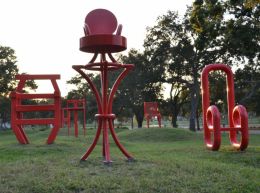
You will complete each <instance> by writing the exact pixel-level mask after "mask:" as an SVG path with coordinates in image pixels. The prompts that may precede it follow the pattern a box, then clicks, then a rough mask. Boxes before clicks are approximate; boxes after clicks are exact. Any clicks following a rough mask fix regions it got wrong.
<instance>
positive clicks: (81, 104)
mask: <svg viewBox="0 0 260 193" xmlns="http://www.w3.org/2000/svg"><path fill="white" fill-rule="evenodd" d="M85 107H86V100H85V99H70V100H67V102H66V108H63V109H62V127H63V126H64V124H65V123H66V124H67V127H68V135H70V127H71V122H70V119H71V112H73V119H74V135H75V137H78V111H82V112H83V132H84V136H85V135H86V108H85Z"/></svg>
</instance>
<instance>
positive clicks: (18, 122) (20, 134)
mask: <svg viewBox="0 0 260 193" xmlns="http://www.w3.org/2000/svg"><path fill="white" fill-rule="evenodd" d="M15 77H16V79H17V80H19V83H18V86H17V88H16V90H15V91H13V92H11V94H10V97H11V127H12V129H13V131H14V133H15V136H16V138H17V140H18V141H19V142H20V143H21V144H28V143H29V140H28V138H27V136H26V134H25V132H24V130H23V127H22V126H23V125H48V124H52V125H53V128H52V130H51V133H50V134H49V137H48V139H47V144H51V143H53V142H54V140H55V138H56V136H57V134H58V132H59V129H60V122H61V115H60V111H61V96H60V90H59V87H58V84H57V82H56V80H57V79H60V75H56V74H55V75H29V74H22V75H16V76H15ZM27 80H50V81H51V83H52V86H53V88H54V93H44V94H29V93H24V92H23V88H24V86H25V83H26V81H27ZM25 99H53V100H54V103H53V104H47V105H23V104H22V101H23V100H25ZM33 111H52V112H54V117H53V118H39V119H24V118H23V113H25V112H33Z"/></svg>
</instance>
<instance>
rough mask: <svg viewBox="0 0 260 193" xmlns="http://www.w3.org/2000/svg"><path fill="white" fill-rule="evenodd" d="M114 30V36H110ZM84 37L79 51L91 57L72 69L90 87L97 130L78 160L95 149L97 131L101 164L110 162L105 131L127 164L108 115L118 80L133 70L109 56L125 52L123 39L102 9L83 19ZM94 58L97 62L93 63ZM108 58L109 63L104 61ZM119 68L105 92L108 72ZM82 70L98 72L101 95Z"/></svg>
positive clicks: (127, 155) (132, 66)
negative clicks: (95, 112) (100, 145)
mask: <svg viewBox="0 0 260 193" xmlns="http://www.w3.org/2000/svg"><path fill="white" fill-rule="evenodd" d="M116 28H117V31H116V34H113V33H114V32H115V30H116ZM84 31H85V37H82V38H81V39H80V50H81V51H83V52H87V53H93V54H94V56H93V58H92V59H91V60H90V62H89V63H88V64H86V65H77V66H73V69H75V70H76V71H77V72H78V73H80V74H81V76H82V77H84V78H85V79H86V81H87V82H88V84H89V86H90V87H91V89H92V91H93V93H94V95H95V97H96V101H97V105H98V114H96V118H97V120H98V128H97V132H96V136H95V138H94V141H93V143H92V144H91V146H90V147H89V149H88V150H87V151H86V153H85V154H84V155H83V156H82V158H81V160H86V159H87V158H88V156H89V155H90V153H91V152H92V151H93V149H94V147H95V146H96V144H97V142H98V139H99V136H100V134H101V132H103V157H104V163H105V164H109V163H111V159H110V148H109V136H108V134H109V131H110V133H111V135H112V137H113V139H114V141H115V143H116V145H117V146H118V148H119V149H120V150H121V152H122V153H123V154H124V155H125V156H126V157H127V159H128V161H131V160H133V157H132V156H131V155H130V154H129V153H128V152H127V151H126V149H125V148H124V147H123V146H122V144H121V143H120V142H119V140H118V138H117V136H116V133H115V131H114V126H113V120H114V119H115V115H114V114H112V103H113V97H114V95H115V93H116V90H117V88H118V86H119V83H120V82H121V81H122V79H123V78H124V77H125V76H126V75H127V74H128V73H129V71H130V70H131V69H133V68H134V65H133V64H120V63H118V62H117V61H116V60H115V59H114V58H113V56H112V53H116V52H121V51H123V50H125V49H126V47H127V46H126V38H125V37H123V36H121V31H122V25H119V26H118V27H117V20H116V17H115V16H114V14H113V13H111V12H110V11H108V10H105V9H95V10H93V11H91V12H90V13H88V15H87V16H86V18H85V28H84ZM98 55H100V60H99V61H96V59H97V57H98ZM108 59H110V61H108ZM120 69H122V72H121V74H120V75H119V77H118V78H117V80H116V81H115V83H114V85H113V86H112V88H111V91H110V94H109V93H108V91H109V89H108V73H109V72H110V71H114V70H120ZM84 70H92V71H99V72H100V79H101V96H100V93H99V92H98V90H97V88H96V86H95V85H94V84H93V82H92V81H91V79H90V78H89V76H88V75H87V74H86V73H85V72H84Z"/></svg>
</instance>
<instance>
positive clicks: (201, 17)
mask: <svg viewBox="0 0 260 193" xmlns="http://www.w3.org/2000/svg"><path fill="white" fill-rule="evenodd" d="M203 6H204V7H203ZM202 7H203V8H202ZM222 17H223V11H222V8H221V5H220V4H219V3H217V2H213V1H209V2H207V3H205V5H204V4H203V1H195V2H194V4H193V8H192V9H191V8H189V9H188V10H187V13H186V15H185V17H184V18H180V16H179V15H178V14H177V13H176V12H172V11H168V13H167V14H166V15H163V16H160V17H159V18H158V20H157V24H156V25H155V26H153V27H151V28H149V29H148V33H147V36H146V40H145V44H144V46H145V50H146V51H147V52H148V53H149V54H150V55H151V58H152V59H151V60H152V61H153V62H154V63H156V64H157V65H159V64H160V65H161V66H164V75H163V77H164V78H165V79H164V80H163V81H164V82H165V83H169V84H172V87H173V88H172V89H171V90H176V89H177V90H178V89H180V88H181V90H189V92H190V96H189V100H190V105H191V111H190V129H191V130H193V131H195V123H196V112H197V108H198V103H199V98H200V97H199V73H200V72H201V70H202V68H203V67H204V66H205V64H207V63H211V62H215V61H216V60H217V59H218V58H219V56H220V50H221V49H220V48H221V46H222V44H221V43H222V42H221V41H220V39H219V38H218V37H219V32H220V28H221V25H220V23H221V20H222Z"/></svg>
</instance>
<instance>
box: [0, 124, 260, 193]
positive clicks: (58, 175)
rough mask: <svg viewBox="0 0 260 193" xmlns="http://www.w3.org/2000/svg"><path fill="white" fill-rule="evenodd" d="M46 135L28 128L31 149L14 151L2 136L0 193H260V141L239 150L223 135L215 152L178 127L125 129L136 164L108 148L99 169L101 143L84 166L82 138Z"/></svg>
mask: <svg viewBox="0 0 260 193" xmlns="http://www.w3.org/2000/svg"><path fill="white" fill-rule="evenodd" d="M48 132H49V131H48V130H45V131H37V130H36V131H32V130H28V131H27V133H28V136H29V138H30V141H31V144H29V145H19V144H18V143H17V141H16V139H15V137H14V135H13V134H12V133H11V131H2V132H0V193H18V192H19V193H61V192H62V193H63V192H64V193H65V192H68V193H69V192H70V193H79V192H82V193H83V192H85V193H110V192H111V193H112V192H113V193H120V192H127V193H135V192H140V193H141V192H142V193H160V192H167V193H173V192H178V193H181V192H192V193H197V192H205V193H214V192H216V193H221V192H228V193H235V192H241V193H247V192H248V193H249V192H250V193H259V192H260V135H251V136H250V146H249V148H248V149H247V150H246V151H245V152H237V151H235V150H233V149H232V147H231V146H230V145H229V142H228V136H227V135H224V136H223V142H222V146H221V149H220V151H218V152H211V151H208V150H206V149H205V148H204V144H203V136H202V134H198V133H192V132H189V131H185V130H180V129H172V128H171V129H170V128H164V129H159V128H151V129H135V130H123V131H120V132H118V136H119V139H120V140H121V142H122V143H123V145H124V146H125V147H126V149H127V150H128V151H129V152H131V153H132V154H133V156H134V157H135V159H136V160H137V161H136V162H131V163H128V162H126V161H125V159H124V156H123V155H122V154H121V153H120V152H119V150H118V149H117V147H116V146H115V144H114V143H112V142H111V157H112V159H113V161H114V162H113V164H112V166H105V165H104V164H103V163H102V156H101V144H98V146H97V148H96V149H95V150H94V151H93V153H92V154H91V155H90V157H89V159H88V160H87V161H85V162H80V161H79V160H80V157H81V155H82V154H83V153H84V152H85V150H86V148H87V147H88V146H89V145H90V143H91V141H92V139H93V136H94V130H89V131H88V135H87V137H83V136H80V137H79V138H77V139H76V138H74V137H72V136H70V137H68V136H66V135H65V133H66V131H65V129H64V130H63V131H61V133H60V135H59V136H58V137H57V140H56V142H55V144H52V145H45V144H44V143H45V140H46V138H47V135H48Z"/></svg>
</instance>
